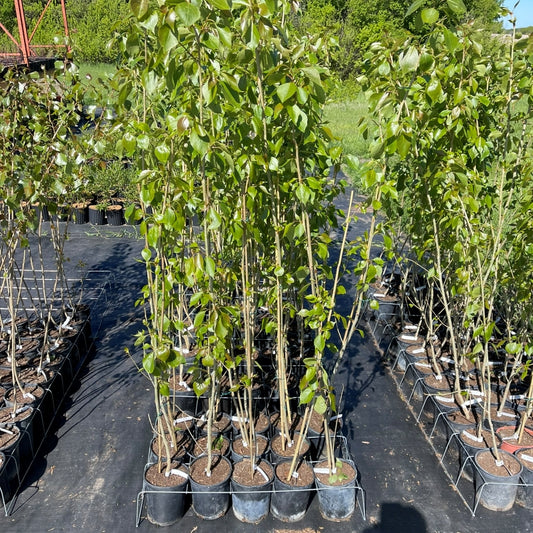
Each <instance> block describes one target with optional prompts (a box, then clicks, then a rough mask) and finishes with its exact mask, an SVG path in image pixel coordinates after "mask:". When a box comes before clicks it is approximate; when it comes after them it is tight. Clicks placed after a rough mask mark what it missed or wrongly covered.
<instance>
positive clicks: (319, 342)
mask: <svg viewBox="0 0 533 533" xmlns="http://www.w3.org/2000/svg"><path fill="white" fill-rule="evenodd" d="M313 343H314V345H315V349H316V351H317V352H319V353H322V352H323V351H324V348H325V347H326V339H325V337H324V335H317V336H316V337H315V340H314V341H313Z"/></svg>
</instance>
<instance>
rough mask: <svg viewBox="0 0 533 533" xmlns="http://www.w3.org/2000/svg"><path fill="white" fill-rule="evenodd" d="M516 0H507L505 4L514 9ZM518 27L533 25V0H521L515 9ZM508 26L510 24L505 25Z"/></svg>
mask: <svg viewBox="0 0 533 533" xmlns="http://www.w3.org/2000/svg"><path fill="white" fill-rule="evenodd" d="M515 4H516V0H505V1H504V2H503V5H504V6H505V7H507V8H509V9H511V10H513V7H514V5H515ZM514 14H515V16H516V26H517V28H525V27H527V26H533V0H520V4H518V6H517V7H516V9H514ZM505 26H506V27H507V26H508V24H506V25H505Z"/></svg>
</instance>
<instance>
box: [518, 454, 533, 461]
mask: <svg viewBox="0 0 533 533" xmlns="http://www.w3.org/2000/svg"><path fill="white" fill-rule="evenodd" d="M520 457H521V458H522V459H523V460H524V461H527V462H528V463H533V456H531V455H526V454H525V453H524V454H522V455H521V456H520Z"/></svg>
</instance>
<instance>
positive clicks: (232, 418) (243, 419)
mask: <svg viewBox="0 0 533 533" xmlns="http://www.w3.org/2000/svg"><path fill="white" fill-rule="evenodd" d="M231 421H232V422H238V423H239V424H241V423H245V424H246V422H248V419H247V418H241V417H240V416H232V417H231Z"/></svg>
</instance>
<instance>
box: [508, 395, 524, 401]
mask: <svg viewBox="0 0 533 533" xmlns="http://www.w3.org/2000/svg"><path fill="white" fill-rule="evenodd" d="M507 399H508V400H525V399H526V395H525V394H514V395H511V396H508V397H507Z"/></svg>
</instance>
